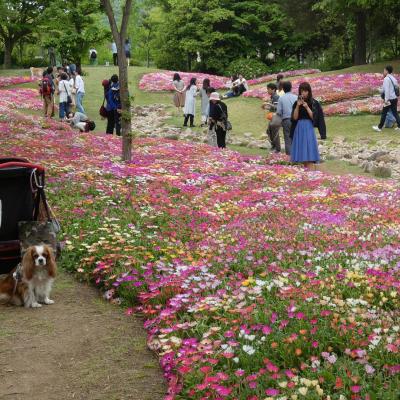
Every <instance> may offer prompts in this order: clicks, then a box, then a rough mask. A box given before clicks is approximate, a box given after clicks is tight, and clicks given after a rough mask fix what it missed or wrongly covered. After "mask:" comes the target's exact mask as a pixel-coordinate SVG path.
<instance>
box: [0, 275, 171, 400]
mask: <svg viewBox="0 0 400 400" xmlns="http://www.w3.org/2000/svg"><path fill="white" fill-rule="evenodd" d="M52 298H53V299H54V300H55V302H56V304H54V305H51V306H44V307H43V308H41V309H35V310H33V309H28V310H26V309H24V308H22V307H7V306H2V305H0V383H1V384H0V399H2V400H3V399H4V400H9V399H10V400H28V399H29V400H39V399H40V400H67V399H78V400H81V399H82V400H83V399H85V400H97V399H99V400H100V399H107V400H125V399H135V400H159V399H160V400H161V399H162V398H163V397H164V394H165V385H164V382H163V378H162V373H161V370H160V368H159V366H158V362H157V359H156V357H155V356H154V355H153V354H152V353H151V352H150V351H148V350H147V348H146V336H145V332H144V330H143V328H142V322H141V321H140V320H135V319H134V318H132V317H126V316H125V315H124V314H123V313H122V310H121V309H120V308H118V307H116V306H112V305H110V304H108V303H106V302H104V301H103V300H102V299H101V298H100V297H99V294H98V292H97V291H96V290H95V289H93V288H91V287H88V286H86V285H83V284H80V283H77V282H76V281H75V280H74V278H72V277H70V276H69V275H67V274H66V273H63V272H60V273H59V276H58V278H57V280H56V285H55V288H54V290H53V294H52Z"/></svg>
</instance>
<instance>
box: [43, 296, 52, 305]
mask: <svg viewBox="0 0 400 400" xmlns="http://www.w3.org/2000/svg"><path fill="white" fill-rule="evenodd" d="M44 304H54V300H51V299H48V298H47V297H46V298H45V299H44Z"/></svg>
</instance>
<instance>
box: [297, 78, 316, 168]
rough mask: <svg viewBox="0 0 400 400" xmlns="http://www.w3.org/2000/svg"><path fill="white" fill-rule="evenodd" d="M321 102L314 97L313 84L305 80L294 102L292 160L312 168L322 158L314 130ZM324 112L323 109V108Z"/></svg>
mask: <svg viewBox="0 0 400 400" xmlns="http://www.w3.org/2000/svg"><path fill="white" fill-rule="evenodd" d="M320 108H321V107H320V105H319V103H318V102H317V101H316V100H315V99H313V97H312V91H311V86H310V84H309V83H308V82H303V83H301V84H300V86H299V97H298V100H297V101H296V102H295V103H294V104H293V111H292V126H294V131H293V142H292V150H291V161H292V162H296V163H303V164H304V167H305V168H310V166H311V165H312V164H313V163H318V162H319V160H320V157H319V151H318V142H317V138H316V136H315V132H314V125H315V123H314V121H315V120H316V118H315V117H316V115H314V113H317V112H320V111H319V110H320ZM321 112H322V110H321Z"/></svg>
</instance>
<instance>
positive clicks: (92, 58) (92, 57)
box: [89, 48, 97, 65]
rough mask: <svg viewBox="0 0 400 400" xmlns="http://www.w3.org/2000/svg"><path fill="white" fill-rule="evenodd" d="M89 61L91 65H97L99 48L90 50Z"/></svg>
mask: <svg viewBox="0 0 400 400" xmlns="http://www.w3.org/2000/svg"><path fill="white" fill-rule="evenodd" d="M89 62H90V65H97V50H96V49H95V48H91V49H90V50H89Z"/></svg>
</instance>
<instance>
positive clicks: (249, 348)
mask: <svg viewBox="0 0 400 400" xmlns="http://www.w3.org/2000/svg"><path fill="white" fill-rule="evenodd" d="M242 349H243V351H244V352H245V353H247V354H248V355H249V356H251V355H252V354H254V353H255V352H256V350H255V349H254V347H252V346H248V345H247V344H245V345H244V346H243V347H242Z"/></svg>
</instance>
